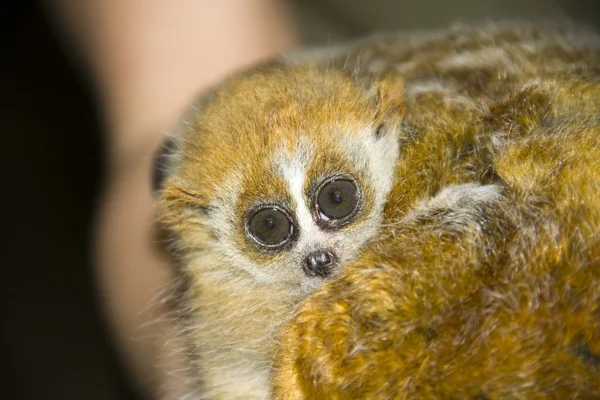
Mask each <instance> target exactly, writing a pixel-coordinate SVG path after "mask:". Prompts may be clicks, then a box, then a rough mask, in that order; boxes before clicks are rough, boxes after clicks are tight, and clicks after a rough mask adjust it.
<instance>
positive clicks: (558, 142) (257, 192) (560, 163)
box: [159, 23, 600, 400]
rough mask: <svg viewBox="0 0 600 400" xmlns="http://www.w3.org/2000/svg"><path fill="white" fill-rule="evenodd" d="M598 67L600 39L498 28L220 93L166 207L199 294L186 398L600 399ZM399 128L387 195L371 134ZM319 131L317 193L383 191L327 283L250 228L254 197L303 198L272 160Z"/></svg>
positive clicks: (434, 37) (389, 43)
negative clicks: (264, 246) (373, 169)
mask: <svg viewBox="0 0 600 400" xmlns="http://www.w3.org/2000/svg"><path fill="white" fill-rule="evenodd" d="M599 74H600V38H599V37H598V36H597V35H596V34H594V33H593V32H590V31H588V30H586V29H583V28H578V27H575V26H573V25H571V24H569V23H563V24H538V25H533V24H512V25H486V26H482V27H474V28H467V27H455V28H452V29H450V30H448V31H444V32H433V33H421V34H410V35H404V34H394V35H383V36H378V37H374V38H371V39H367V40H364V41H361V42H357V43H353V44H349V45H346V46H341V47H337V48H333V49H326V50H323V51H321V52H316V53H315V52H312V53H310V54H309V55H297V56H294V57H291V58H287V59H283V60H282V61H280V62H276V63H274V64H272V65H268V66H263V67H260V68H257V69H254V70H252V71H249V72H246V73H243V74H240V75H237V76H234V77H232V78H231V79H230V80H228V81H227V82H225V83H224V84H223V85H222V86H220V87H218V88H216V89H215V90H214V91H213V92H212V93H209V94H207V95H205V96H204V98H203V99H202V100H201V101H199V102H198V103H197V105H196V107H195V108H194V109H193V110H192V111H191V113H190V114H189V115H188V117H187V118H186V119H185V121H184V122H185V124H184V125H183V128H182V132H181V136H180V138H179V139H178V146H179V148H178V150H177V151H176V154H175V155H174V156H173V160H174V161H173V162H172V167H171V171H170V176H169V178H168V179H167V181H166V184H165V186H164V189H163V191H162V197H161V202H160V205H159V214H160V218H161V220H162V221H163V222H164V223H165V225H166V227H167V228H168V230H169V231H170V232H171V235H172V237H173V248H174V249H175V250H176V251H175V254H176V256H177V257H178V260H179V262H180V264H181V271H182V275H183V276H184V277H185V280H186V281H187V282H188V284H189V287H190V290H188V291H187V293H186V295H185V296H184V297H183V299H182V305H183V306H184V308H185V309H186V312H185V313H184V314H185V315H186V317H185V319H184V321H183V322H182V336H184V342H185V343H186V345H187V346H188V349H189V358H190V361H189V371H188V374H189V375H190V376H191V377H193V378H199V379H200V381H201V382H200V383H197V381H192V383H191V385H190V388H186V389H185V390H184V392H185V393H187V394H188V395H193V396H194V398H267V397H275V398H278V399H290V400H291V399H355V398H362V399H373V398H378V399H379V398H381V399H414V398H432V399H434V398H448V399H454V398H456V399H463V398H473V399H505V398H523V399H529V398H559V399H562V398H600V289H599V288H600V234H599V233H598V232H599V231H600V116H599V115H600V113H599V110H600V83H599ZM403 116H404V120H403V122H402V124H401V125H400V126H399V124H400V121H401V119H402V117H403ZM380 125H381V126H383V134H384V135H390V134H392V133H393V134H394V135H396V136H394V137H397V140H398V143H397V144H398V145H399V148H400V154H399V156H398V158H397V160H395V175H394V177H395V181H394V185H393V188H392V190H391V192H389V193H388V192H386V194H385V196H386V198H385V199H381V196H382V195H381V194H380V193H381V192H378V191H377V189H376V188H377V187H378V186H377V185H378V182H377V181H376V179H374V177H373V175H370V174H369V173H368V171H367V169H368V168H365V165H371V164H369V163H368V162H366V161H365V159H363V156H362V153H361V149H362V147H359V144H357V143H359V142H361V143H362V141H363V139H362V138H363V136H360V135H361V134H363V135H364V132H365V130H367V131H369V132H371V131H370V130H373V129H374V127H377V126H380ZM361 132H362V133H361ZM301 137H302V138H303V139H302V140H307V141H308V142H310V143H311V146H312V147H311V148H312V149H314V150H315V151H314V152H313V154H312V158H311V160H310V163H309V165H308V167H307V173H306V175H307V177H306V179H305V180H304V181H303V182H302V184H303V187H302V195H303V196H304V197H306V199H305V200H307V201H308V197H309V196H310V193H311V188H312V187H313V186H314V184H316V183H318V182H319V180H320V179H321V178H322V177H323V176H327V174H328V173H332V172H335V171H344V172H348V173H351V174H352V175H354V176H355V177H356V179H357V181H358V182H360V185H361V186H362V187H363V189H364V191H365V204H364V208H365V214H364V215H361V218H359V220H358V221H357V223H356V225H353V226H349V227H347V228H344V229H343V230H342V231H341V233H342V234H343V235H344V238H345V239H354V238H355V239H356V240H357V241H359V239H360V243H365V246H363V245H362V244H361V245H360V246H358V248H357V249H354V250H357V251H358V250H359V251H360V252H359V253H358V254H357V255H360V257H359V258H358V259H356V256H355V255H353V256H352V257H349V258H348V261H347V262H345V263H344V265H342V266H341V268H340V270H339V272H336V274H334V276H333V277H332V278H330V279H329V281H328V282H320V281H319V282H316V281H310V282H309V283H307V282H308V281H307V280H306V279H305V277H302V276H301V274H300V272H299V271H298V268H297V265H296V262H295V261H293V260H292V258H289V257H291V256H289V254H287V253H283V252H282V253H276V254H265V253H264V252H260V251H257V249H256V248H254V247H253V246H252V245H251V244H250V243H248V241H247V240H246V239H245V237H244V225H243V220H244V219H243V218H244V215H245V213H246V212H247V210H248V208H249V207H250V208H251V207H252V205H253V204H255V203H257V202H258V203H260V202H264V201H271V200H272V199H277V200H278V201H280V202H282V203H283V204H284V205H286V207H289V208H292V209H293V208H294V207H296V206H298V204H296V203H297V200H296V199H295V198H294V197H293V196H292V195H291V194H290V192H289V190H288V188H287V187H286V185H288V183H286V181H285V179H283V177H282V175H281V171H278V170H277V169H276V168H274V167H273V163H272V158H271V156H272V155H281V156H282V157H284V158H285V157H292V155H293V154H294V153H295V152H296V151H297V150H298V149H299V148H300V147H301V141H300V138H301ZM359 137H360V138H361V139H360V140H358V141H357V138H359ZM364 137H365V138H369V137H368V136H364ZM388 137H389V136H388ZM350 144H351V146H350ZM344 146H346V147H344ZM352 146H354V147H352ZM357 146H358V147H357ZM367 150H368V149H367ZM371 162H372V159H371ZM375 178H376V177H375ZM378 193H379V194H378ZM383 200H387V202H386V205H385V208H384V209H383V210H381V209H379V210H378V209H377V207H375V205H376V204H381V203H380V202H381V201H383ZM378 202H379V203H378ZM378 212H381V213H383V219H382V218H380V217H381V216H379V215H378ZM219 213H220V214H219ZM215 215H218V216H219V218H215ZM369 223H371V224H374V223H377V225H378V228H380V229H379V233H378V236H376V237H375V236H374V234H373V233H372V232H373V231H372V230H369V231H368V232H369V233H368V234H365V233H364V232H366V231H365V230H364V226H366V224H369ZM223 226H224V227H226V228H228V230H227V229H224V228H223ZM371 226H372V225H371ZM372 235H373V237H371V236H372ZM223 243H225V244H223ZM367 244H368V246H367ZM219 246H221V247H219ZM232 254H233V255H232ZM240 257H241V258H243V260H244V262H240V261H239V259H240ZM290 260H292V261H290ZM246 264H248V265H251V266H252V268H247V269H245V265H246ZM240 266H242V268H240ZM265 277H267V278H265ZM303 285H304V286H303ZM313 290H314V292H313ZM298 304H300V306H299V308H297V309H296V307H297V306H298ZM286 321H287V323H286ZM283 323H285V325H284V326H283V329H281V324H283ZM240 366H241V367H240ZM240 368H241V370H242V371H241V372H240ZM254 372H256V374H254ZM269 379H270V381H269ZM270 383H271V384H272V391H271V386H270Z"/></svg>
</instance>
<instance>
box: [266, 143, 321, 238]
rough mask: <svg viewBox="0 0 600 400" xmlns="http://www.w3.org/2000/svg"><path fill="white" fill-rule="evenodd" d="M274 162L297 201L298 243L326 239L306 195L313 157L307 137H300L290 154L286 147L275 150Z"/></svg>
mask: <svg viewBox="0 0 600 400" xmlns="http://www.w3.org/2000/svg"><path fill="white" fill-rule="evenodd" d="M275 154H276V155H277V156H276V157H275V159H274V160H273V161H274V164H275V166H276V167H277V169H278V170H279V171H280V173H281V176H282V177H283V179H284V180H285V182H286V183H287V185H288V190H289V193H290V195H291V196H292V198H293V199H294V201H295V202H296V210H295V213H296V219H297V222H298V225H300V226H299V229H300V236H299V237H298V245H299V246H300V248H304V247H309V246H311V245H314V244H315V243H319V242H322V241H323V240H324V237H325V234H324V232H323V231H322V230H321V229H320V228H319V227H318V226H317V225H316V224H315V221H314V220H313V217H312V214H311V212H310V206H309V205H308V204H307V203H306V200H305V197H304V182H305V179H306V171H307V169H308V164H309V162H310V159H311V157H312V147H311V145H310V142H309V141H308V139H307V138H305V137H301V138H300V139H299V143H298V148H297V151H296V152H295V153H294V154H291V155H289V154H288V153H287V151H286V150H285V149H279V150H278V151H276V152H275Z"/></svg>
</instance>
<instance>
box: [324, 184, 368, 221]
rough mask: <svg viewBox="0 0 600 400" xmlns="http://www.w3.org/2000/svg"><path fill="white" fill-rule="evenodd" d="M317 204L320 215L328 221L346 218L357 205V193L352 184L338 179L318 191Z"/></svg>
mask: <svg viewBox="0 0 600 400" xmlns="http://www.w3.org/2000/svg"><path fill="white" fill-rule="evenodd" d="M317 204H318V206H319V211H320V212H321V214H323V215H324V216H325V217H327V218H328V219H333V220H336V219H343V218H346V217H348V216H349V215H350V214H352V213H353V212H354V210H356V206H357V205H358V191H357V189H356V186H355V185H354V182H352V181H349V180H346V179H338V180H333V181H330V182H328V183H326V184H325V185H323V187H322V188H321V190H320V191H319V195H318V198H317Z"/></svg>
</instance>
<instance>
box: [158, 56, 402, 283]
mask: <svg viewBox="0 0 600 400" xmlns="http://www.w3.org/2000/svg"><path fill="white" fill-rule="evenodd" d="M401 99H402V87H401V83H400V82H397V81H392V80H386V79H380V80H378V81H377V82H369V83H365V82H361V83H358V82H357V81H355V80H354V79H353V78H352V77H350V76H348V75H346V74H344V73H342V72H339V71H332V70H329V71H325V70H320V69H318V68H316V67H283V66H271V67H263V68H260V69H257V70H255V71H253V72H249V73H244V74H241V75H239V76H237V77H233V78H231V79H230V80H229V81H227V82H226V83H225V84H223V85H221V86H220V87H218V88H217V89H215V90H214V91H213V92H212V93H211V94H210V95H207V96H205V97H204V98H203V99H201V101H199V102H198V103H197V105H196V106H195V107H194V109H193V110H192V112H191V113H190V114H188V115H187V117H186V118H185V120H184V121H183V124H182V126H183V128H182V132H181V133H180V134H179V135H178V136H177V137H176V138H175V141H176V146H174V147H173V150H172V153H171V156H170V157H169V160H170V161H169V166H168V174H167V177H166V178H165V181H164V182H163V186H162V190H161V200H160V207H159V209H160V217H161V220H163V221H164V222H165V223H166V225H167V227H168V228H169V229H170V230H171V231H172V232H173V233H174V235H175V238H176V244H177V248H178V249H179V251H180V253H181V255H182V256H183V257H184V258H185V264H186V265H188V267H189V268H191V269H192V272H194V271H195V270H198V271H200V270H201V269H202V268H210V269H212V270H213V272H218V271H219V270H220V271H221V272H223V273H229V272H234V273H236V274H238V275H239V274H242V275H247V276H248V277H251V278H252V279H254V280H256V281H258V282H265V283H280V284H285V285H290V286H298V287H300V288H305V289H310V288H311V287H313V286H314V285H315V284H317V283H318V282H319V281H321V280H322V279H324V278H326V277H328V276H330V275H332V274H335V273H336V271H337V270H339V268H340V267H341V266H342V265H343V264H344V263H346V262H347V261H349V260H351V259H353V258H356V257H357V255H358V253H359V251H360V249H361V248H363V247H364V246H365V245H366V243H367V242H368V241H369V240H371V239H372V238H373V237H374V236H375V235H376V233H377V230H378V227H379V225H380V224H381V222H382V214H383V206H384V203H385V201H386V197H387V195H388V193H389V191H390V189H391V187H392V183H393V176H394V168H395V163H396V159H397V156H398V129H399V122H400V119H401V115H402V101H401Z"/></svg>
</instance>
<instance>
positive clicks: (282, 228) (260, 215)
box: [248, 207, 294, 247]
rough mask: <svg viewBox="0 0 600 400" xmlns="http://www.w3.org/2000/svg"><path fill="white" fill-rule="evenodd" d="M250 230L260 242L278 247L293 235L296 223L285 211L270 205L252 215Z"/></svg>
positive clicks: (249, 223) (249, 224)
mask: <svg viewBox="0 0 600 400" xmlns="http://www.w3.org/2000/svg"><path fill="white" fill-rule="evenodd" d="M248 232H249V233H250V235H251V236H252V237H253V238H254V239H255V240H257V241H258V242H259V243H260V244H262V245H265V246H268V247H278V246H280V245H283V244H284V243H285V242H287V241H288V239H289V238H290V237H291V236H292V234H293V233H294V225H293V223H292V220H291V218H290V217H289V216H288V214H286V213H285V212H284V211H282V210H280V209H278V208H274V207H273V208H272V207H269V208H263V209H260V210H258V211H256V212H255V213H254V214H253V215H252V216H251V217H250V220H249V222H248Z"/></svg>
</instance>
